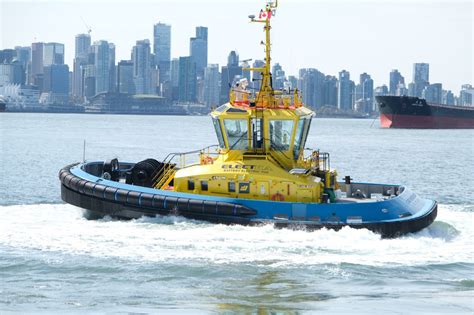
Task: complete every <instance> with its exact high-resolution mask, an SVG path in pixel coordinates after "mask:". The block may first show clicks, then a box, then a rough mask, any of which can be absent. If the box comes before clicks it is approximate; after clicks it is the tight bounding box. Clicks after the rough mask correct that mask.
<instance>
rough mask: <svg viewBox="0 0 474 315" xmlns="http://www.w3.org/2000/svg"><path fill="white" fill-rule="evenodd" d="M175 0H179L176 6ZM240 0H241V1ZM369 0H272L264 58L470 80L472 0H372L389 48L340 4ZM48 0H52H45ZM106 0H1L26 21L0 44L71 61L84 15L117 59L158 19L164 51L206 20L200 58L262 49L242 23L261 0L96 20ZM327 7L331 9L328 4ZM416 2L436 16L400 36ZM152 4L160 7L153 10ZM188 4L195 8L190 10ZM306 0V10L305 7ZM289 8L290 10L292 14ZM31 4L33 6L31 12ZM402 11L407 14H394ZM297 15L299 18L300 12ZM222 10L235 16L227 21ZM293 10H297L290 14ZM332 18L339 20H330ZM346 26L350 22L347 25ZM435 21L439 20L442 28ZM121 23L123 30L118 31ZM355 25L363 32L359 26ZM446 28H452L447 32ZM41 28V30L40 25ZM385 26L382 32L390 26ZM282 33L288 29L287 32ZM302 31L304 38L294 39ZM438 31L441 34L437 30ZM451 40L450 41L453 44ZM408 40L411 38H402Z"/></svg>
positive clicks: (452, 82)
mask: <svg viewBox="0 0 474 315" xmlns="http://www.w3.org/2000/svg"><path fill="white" fill-rule="evenodd" d="M183 3H185V4H186V5H185V6H183V5H182V4H183ZM231 3H233V4H235V8H234V6H232V10H229V6H230V5H231ZM242 3H245V5H241V4H242ZM374 3H375V2H373V1H364V2H357V5H354V3H352V2H347V1H340V0H339V1H334V3H333V2H331V3H330V2H327V1H321V2H317V3H316V4H314V3H309V2H305V1H292V2H291V3H289V2H284V1H283V2H282V1H280V6H282V7H284V10H279V12H278V15H277V16H276V20H275V22H274V23H273V28H274V34H275V35H274V36H273V52H272V53H273V60H272V63H273V64H275V63H276V62H279V63H280V64H281V65H282V66H283V68H284V70H285V72H286V73H287V75H296V74H297V73H298V70H299V69H301V68H316V69H318V70H320V71H321V72H324V73H327V74H331V75H337V73H339V72H340V71H341V70H343V69H345V70H348V71H349V72H351V73H353V74H355V75H358V74H360V73H363V72H367V73H369V74H370V75H371V76H372V78H373V80H374V81H375V85H376V86H380V85H382V84H385V85H387V86H388V85H389V75H388V74H389V73H390V71H391V70H392V69H398V70H399V71H400V73H401V74H402V75H403V76H404V77H405V78H406V79H407V81H410V80H411V75H412V65H413V63H417V62H426V63H429V64H430V66H431V73H430V78H431V80H430V83H442V84H443V87H444V88H446V89H449V90H452V91H453V92H456V93H457V92H458V91H459V90H460V88H461V85H462V84H466V83H472V3H469V2H463V1H456V2H454V3H453V4H448V2H444V1H439V2H436V3H434V4H433V3H428V2H427V1H416V2H415V3H409V2H406V1H401V2H397V3H394V2H384V3H383V4H382V3H380V2H377V3H378V6H377V10H378V13H384V12H385V13H386V12H387V11H391V10H392V9H394V8H396V9H397V10H396V11H397V12H398V13H397V14H398V19H399V21H398V26H397V28H396V29H397V30H400V32H398V33H395V34H387V36H388V37H390V38H392V39H391V41H392V43H396V44H397V45H394V47H393V49H389V50H387V49H386V47H383V45H384V43H385V41H386V39H385V38H380V37H378V38H377V39H376V40H375V39H373V35H374V34H378V33H377V31H376V29H377V28H379V25H378V26H377V27H375V26H374V27H371V24H377V18H376V17H374V18H373V19H371V20H366V21H364V22H362V23H354V19H355V20H357V19H362V20H363V19H364V17H367V12H366V13H364V14H365V15H364V14H362V15H361V14H356V13H357V11H356V12H353V13H351V14H349V12H348V11H350V10H351V9H354V8H355V7H359V8H358V10H360V11H361V12H365V11H364V9H368V8H369V7H370V6H371V5H372V6H373V4H374ZM53 4H54V6H52V5H53ZM110 4H111V2H110V1H104V0H102V1H100V2H98V3H92V2H85V3H81V4H80V5H79V4H77V3H71V2H66V1H48V2H40V3H39V4H38V3H32V2H28V1H22V2H16V3H13V2H11V1H4V2H2V29H4V30H5V29H9V28H11V27H12V26H13V25H14V21H13V20H12V19H13V18H14V17H15V16H17V14H20V13H21V14H22V19H26V20H28V21H30V22H29V23H28V25H26V26H22V29H21V30H19V31H18V32H16V31H15V32H2V38H3V39H2V49H5V48H12V47H14V46H26V45H30V44H31V43H32V42H34V41H35V40H34V38H32V36H34V35H33V34H36V41H41V42H59V43H64V44H65V46H66V49H65V52H66V53H65V62H66V63H67V64H68V65H69V68H70V69H72V65H73V63H72V58H73V57H74V37H75V35H77V34H79V33H87V27H86V24H85V23H84V22H83V21H82V19H84V21H86V23H87V25H88V26H90V27H91V29H92V33H91V37H92V41H98V40H107V41H109V42H110V43H113V44H115V47H116V60H117V62H118V61H119V60H129V59H130V55H131V50H132V47H133V46H135V44H136V41H137V40H141V39H149V40H150V41H153V25H155V24H156V23H159V22H162V23H166V24H170V25H171V58H178V57H180V56H188V55H189V49H190V48H189V38H191V37H193V36H195V27H196V26H206V27H208V28H209V40H208V42H209V48H208V63H218V64H219V65H220V66H223V65H225V64H226V58H227V54H228V52H229V51H230V50H237V51H238V52H239V55H240V56H241V59H247V58H253V59H254V60H255V59H261V58H262V57H263V51H262V49H261V47H260V46H259V45H258V42H259V41H260V40H261V39H263V32H260V31H259V30H258V28H256V27H255V25H250V24H247V23H245V22H246V21H247V15H249V14H252V13H255V12H256V11H258V8H259V7H260V6H262V5H264V2H263V1H262V2H261V3H260V2H258V1H243V2H242V1H240V2H239V3H236V2H234V1H232V2H231V1H220V2H216V1H204V2H200V3H199V5H196V4H194V3H192V2H189V1H177V2H173V3H171V2H169V1H164V2H163V1H157V2H150V1H141V2H138V4H140V5H139V6H135V7H130V6H129V8H128V11H127V12H129V13H127V14H126V16H127V17H128V18H129V21H130V23H123V21H122V22H120V21H119V20H120V19H121V18H122V20H123V18H124V12H123V9H124V8H125V7H127V5H126V3H125V2H118V3H117V4H115V3H114V10H113V12H114V13H115V14H109V15H106V16H107V20H106V22H105V23H104V19H103V16H104V15H103V14H104V12H106V10H107V7H108V6H110ZM134 4H136V3H134ZM259 5H260V6H259ZM89 6H94V9H95V10H85V9H86V8H87V7H89ZM177 7H180V10H176V8H177ZM335 7H337V8H338V9H337V10H336V9H335ZM417 7H425V9H426V12H425V13H426V14H424V15H423V16H424V17H426V16H429V17H436V16H437V14H438V15H439V16H438V20H434V21H430V20H429V19H427V20H424V27H421V28H420V27H419V24H416V25H418V26H416V25H415V24H414V25H413V26H412V28H411V29H412V32H411V33H410V34H409V36H405V37H407V38H404V37H403V36H402V35H403V30H404V27H406V26H403V24H404V23H405V24H407V21H409V20H410V19H409V18H410V17H412V16H413V14H414V12H413V9H416V8H417ZM157 8H159V9H161V10H155V9H157ZM196 8H198V9H200V10H198V11H196V10H194V9H196ZM299 8H304V10H298V9H299ZM306 8H309V9H313V10H306ZM460 8H461V9H460ZM61 9H63V11H64V9H66V11H65V12H73V13H65V14H63V15H61V16H58V17H57V18H56V19H54V21H51V20H48V19H44V16H45V15H44V14H42V12H46V11H48V10H49V11H48V14H52V13H53V12H55V11H57V10H61ZM173 9H175V10H173ZM221 9H222V10H221ZM295 9H296V11H297V14H295ZM323 9H327V12H334V11H337V13H335V14H334V15H333V16H334V18H333V20H334V21H333V24H328V25H331V27H330V28H326V29H325V30H324V29H323V28H319V27H318V21H320V22H321V23H323V22H324V17H322V16H321V12H322V11H324V10H323ZM45 10H46V11H45ZM108 10H110V8H108ZM89 11H91V12H92V13H90V12H89ZM176 11H178V12H176ZM307 11H312V13H311V14H313V15H315V17H314V19H315V20H316V21H315V22H314V24H307V21H306V17H307V16H308V12H307ZM33 12H36V13H34V14H33ZM153 12H157V13H153ZM160 12H161V13H160ZM101 13H102V15H101ZM402 13H403V14H407V15H400V14H402ZM441 13H442V14H441ZM311 14H310V15H311ZM394 14H395V13H393V14H392V15H388V16H386V18H385V20H386V23H385V25H384V27H385V26H391V27H392V26H393V25H391V23H390V22H394V21H395V22H396V21H397V20H394V17H395V15H394ZM417 14H419V12H418V13H417ZM440 14H441V15H440ZM302 15H303V16H304V18H302V17H301V16H302ZM230 16H232V17H234V18H235V20H233V21H232V20H231V21H229V17H230ZM295 16H298V18H297V19H295V18H294V17H295ZM39 17H42V22H38V21H40V20H41V19H39ZM98 17H102V18H98ZM137 17H140V18H139V19H138V20H139V23H135V24H134V23H133V22H134V21H135V20H136V18H137ZM402 17H403V18H402ZM318 18H322V20H318ZM405 18H407V19H405ZM454 18H455V19H454ZM63 20H68V22H67V23H66V24H67V25H66V26H65V27H62V28H58V27H54V25H53V24H54V22H56V23H59V24H61V23H62V22H61V21H63ZM359 22H360V21H359ZM400 22H401V23H400ZM305 23H306V24H305ZM334 23H336V24H339V25H338V26H337V27H335V26H334ZM62 24H64V23H62ZM226 24H227V25H229V26H233V25H235V27H228V28H222V26H221V27H218V26H219V25H226ZM434 24H438V27H435V26H434ZM466 25H467V26H468V27H466ZM33 26H34V27H33ZM349 26H350V27H351V28H350V31H349V29H348V27H349ZM430 26H431V28H430ZM443 26H445V27H444V28H443ZM448 26H449V27H448ZM463 26H464V27H463ZM469 26H471V27H469ZM124 27H125V28H127V30H128V31H124ZM305 27H306V28H307V27H311V28H313V29H315V39H314V43H313V40H312V38H310V37H308V31H306V30H305V31H302V29H304V28H305ZM361 28H362V29H363V30H365V32H363V33H361V32H360V29H361ZM32 29H34V31H33V30H32ZM223 29H225V30H223ZM454 29H456V32H454V33H453V30H454ZM48 30H49V32H47V31H48ZM344 30H346V32H344ZM427 30H429V31H427ZM385 31H386V32H388V33H390V32H389V31H390V28H387V29H386V30H385ZM28 32H31V34H30V35H29V41H26V40H27V39H28ZM374 32H375V33H374ZM11 33H13V34H11ZM288 34H291V36H293V37H291V36H290V37H289V36H288ZM420 34H424V35H423V37H421V38H420ZM433 34H434V35H436V36H434V38H441V39H442V40H441V39H440V40H438V41H436V43H433V38H432V37H431V36H433ZM102 35H103V36H102ZM109 35H110V36H109ZM303 35H304V36H305V38H304V39H305V40H303V41H301V37H302V36H303ZM360 35H364V36H360ZM389 35H390V36H389ZM440 35H445V36H444V37H443V36H441V37H440ZM308 38H309V39H308ZM414 38H418V41H417V42H419V44H418V45H415V44H414V42H413V40H414ZM430 39H431V41H430ZM463 39H464V40H463ZM294 40H297V42H298V44H299V46H297V47H301V48H302V49H300V50H294V49H288V48H287V47H285V45H288V44H289V42H291V41H294ZM129 42H130V43H129ZM311 43H313V44H315V47H314V49H305V48H306V47H308V44H311ZM341 43H342V44H343V45H342V46H344V45H345V46H346V49H341V48H340V45H341ZM454 43H456V46H453V45H454ZM411 44H413V45H414V46H410V45H411ZM450 44H451V46H453V47H452V48H449V46H450ZM433 45H434V46H435V47H436V45H444V46H447V47H445V48H443V49H445V50H444V53H443V51H438V50H436V49H433V47H432V46H433ZM292 46H294V45H292ZM374 46H375V47H374ZM354 47H355V48H356V49H354ZM448 48H449V49H448ZM440 49H441V48H440ZM380 51H385V52H384V55H383V58H380V53H379V52H380ZM450 52H451V53H453V57H451V58H450V61H449V62H446V58H447V57H449V53H450ZM454 52H455V53H454ZM328 54H330V55H331V57H329V56H328ZM379 59H380V60H379ZM367 60H370V62H367Z"/></svg>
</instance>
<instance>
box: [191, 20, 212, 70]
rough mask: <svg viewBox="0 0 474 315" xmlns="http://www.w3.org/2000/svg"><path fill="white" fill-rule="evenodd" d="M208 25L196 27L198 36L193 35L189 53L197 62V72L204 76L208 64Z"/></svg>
mask: <svg viewBox="0 0 474 315" xmlns="http://www.w3.org/2000/svg"><path fill="white" fill-rule="evenodd" d="M207 31H208V30H207V27H204V26H198V27H196V37H192V38H191V39H190V43H189V55H190V56H191V57H192V58H193V59H194V62H195V63H196V73H197V75H198V76H200V77H203V76H204V68H206V66H207V49H208V43H207V33H208V32H207Z"/></svg>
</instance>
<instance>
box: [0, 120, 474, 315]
mask: <svg viewBox="0 0 474 315" xmlns="http://www.w3.org/2000/svg"><path fill="white" fill-rule="evenodd" d="M371 124H372V121H371V120H339V119H315V120H314V121H313V126H312V130H311V134H310V137H309V139H308V143H307V147H312V148H320V149H322V150H324V151H328V152H330V153H331V166H332V167H335V168H337V169H338V171H339V174H340V176H344V175H351V177H353V178H354V179H355V180H358V181H359V180H360V181H374V182H386V183H404V184H406V185H408V186H409V187H410V188H412V189H413V190H414V191H416V192H417V193H419V194H420V195H421V196H423V197H428V198H433V199H436V200H438V202H439V203H440V206H439V215H438V218H437V220H436V221H435V222H434V223H433V224H432V225H431V226H430V227H429V228H427V229H425V230H423V231H420V232H418V233H416V234H411V235H407V236H404V237H402V238H398V239H389V240H385V239H384V240H382V239H380V236H379V235H377V234H374V233H372V232H369V231H367V230H353V229H349V228H345V229H342V230H341V231H339V232H335V231H329V230H320V231H316V232H305V231H289V230H277V229H273V228H272V227H271V226H263V227H244V226H224V225H213V224H209V223H204V222H199V221H193V220H187V219H183V218H181V217H157V218H142V219H139V220H134V221H126V222H125V221H116V220H112V219H104V220H99V221H87V220H85V219H84V218H83V217H82V212H81V210H80V209H78V208H76V207H73V206H71V205H67V204H64V203H62V202H61V199H60V191H59V181H58V178H57V173H58V171H59V169H60V168H61V167H62V166H64V165H66V164H69V163H72V162H76V161H80V160H82V155H83V141H84V140H86V143H87V145H86V158H87V159H91V160H95V159H97V160H99V159H107V158H111V157H118V158H119V160H123V161H138V160H142V159H145V158H148V157H157V158H163V157H164V156H165V155H166V154H167V153H169V152H176V151H186V150H190V149H196V148H200V147H204V146H207V145H211V144H214V143H215V142H216V141H215V136H214V133H213V131H212V129H211V128H212V127H211V122H210V119H209V117H164V116H108V115H50V114H9V113H4V114H1V115H0V139H1V142H0V145H1V147H0V150H1V151H0V152H1V155H0V163H1V164H0V165H1V166H0V178H1V180H0V218H1V220H0V313H10V312H29V313H75V314H79V313H80V314H82V313H91V312H92V313H110V312H132V313H156V312H159V313H182V312H188V313H189V312H192V313H226V314H231V313H251V314H252V313H267V312H268V313H269V312H273V313H285V314H286V313H292V312H299V313H314V312H322V313H327V312H333V313H348V312H353V313H368V312H370V313H381V312H388V313H396V314H397V313H399V314H405V313H439V314H446V313H466V314H472V313H473V312H474V302H473V301H474V260H473V255H474V224H473V223H474V215H473V213H474V205H473V202H472V200H473V193H472V188H473V184H472V178H474V169H473V165H474V154H473V153H474V152H473V151H474V140H473V139H474V133H473V131H468V130H382V129H379V128H378V122H375V124H374V126H373V127H372V128H370V126H371Z"/></svg>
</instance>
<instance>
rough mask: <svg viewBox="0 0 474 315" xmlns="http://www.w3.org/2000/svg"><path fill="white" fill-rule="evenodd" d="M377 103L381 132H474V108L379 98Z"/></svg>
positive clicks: (403, 97) (399, 97)
mask: <svg viewBox="0 0 474 315" xmlns="http://www.w3.org/2000/svg"><path fill="white" fill-rule="evenodd" d="M375 99H376V101H377V104H378V106H379V110H380V126H381V127H382V128H413V129H473V128H474V106H451V105H442V104H432V103H428V102H427V101H426V100H424V99H422V98H418V97H410V96H376V97H375Z"/></svg>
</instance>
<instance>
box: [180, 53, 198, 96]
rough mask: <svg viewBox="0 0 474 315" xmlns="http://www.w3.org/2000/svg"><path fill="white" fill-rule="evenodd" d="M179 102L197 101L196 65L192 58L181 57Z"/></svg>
mask: <svg viewBox="0 0 474 315" xmlns="http://www.w3.org/2000/svg"><path fill="white" fill-rule="evenodd" d="M178 89H179V101H180V102H195V101H196V63H195V62H194V60H193V58H192V57H179V84H178Z"/></svg>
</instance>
